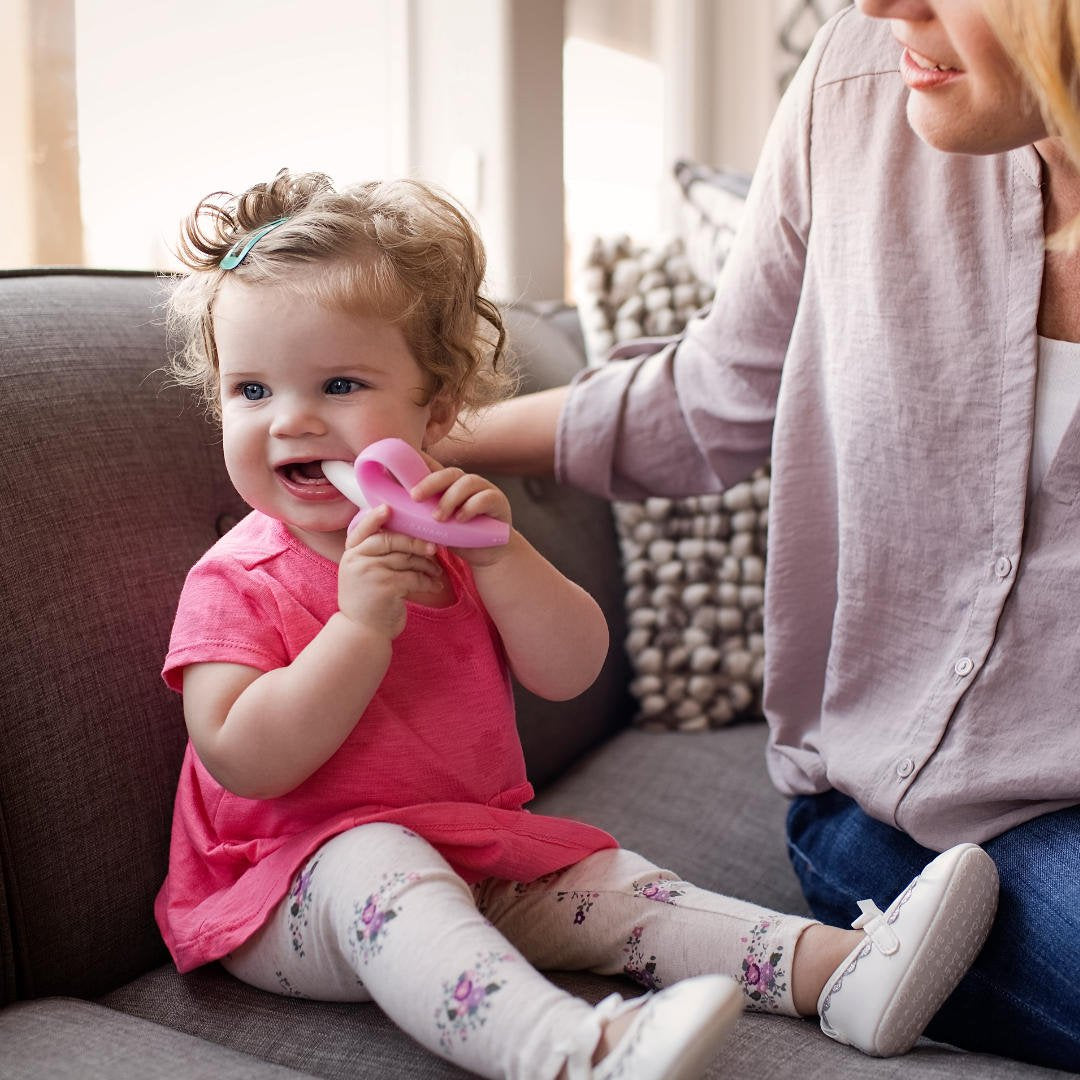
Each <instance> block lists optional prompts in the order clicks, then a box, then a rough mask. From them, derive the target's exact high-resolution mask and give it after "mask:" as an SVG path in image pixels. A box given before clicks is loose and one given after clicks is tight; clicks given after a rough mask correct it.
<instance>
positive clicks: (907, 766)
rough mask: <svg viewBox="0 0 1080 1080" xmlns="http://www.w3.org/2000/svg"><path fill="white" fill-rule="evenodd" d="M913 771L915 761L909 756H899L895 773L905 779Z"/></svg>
mask: <svg viewBox="0 0 1080 1080" xmlns="http://www.w3.org/2000/svg"><path fill="white" fill-rule="evenodd" d="M914 771H915V762H914V761H912V760H911V758H909V757H906V758H901V759H900V760H899V761H898V762H897V763H896V775H897V776H899V777H900V779H901V780H906V779H907V778H908V777H909V776H910V775H911V774H912V773H913V772H914Z"/></svg>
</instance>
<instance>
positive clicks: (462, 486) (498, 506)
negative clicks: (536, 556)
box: [409, 454, 513, 566]
mask: <svg viewBox="0 0 1080 1080" xmlns="http://www.w3.org/2000/svg"><path fill="white" fill-rule="evenodd" d="M424 460H425V461H426V462H427V463H428V466H429V467H430V468H431V470H432V471H431V472H430V473H428V475H427V476H425V477H424V479H423V480H421V481H420V483H419V484H417V485H416V486H415V487H414V488H412V490H411V491H410V492H409V494H410V495H411V496H412V497H413V498H414V499H415V500H417V501H418V502H419V501H422V500H423V499H438V500H439V505H438V507H437V508H436V509H435V512H434V513H433V515H432V517H433V518H434V519H435V520H436V521H450V520H451V519H453V520H454V521H471V520H472V519H473V518H475V517H478V516H479V515H481V514H485V515H486V516H487V517H490V518H494V519H495V520H496V521H503V522H505V523H506V524H507V525H511V526H512V525H513V522H512V520H511V518H512V514H511V511H510V500H509V499H507V497H506V496H505V495H504V494H503V493H502V491H500V490H499V489H498V488H497V487H496V486H495V485H494V484H493V483H491V482H490V481H489V480H485V479H484V478H483V477H482V476H477V475H476V473H467V472H465V471H464V470H462V469H459V468H457V467H456V466H443V465H440V464H439V462H437V461H436V460H435V459H434V458H433V457H431V456H430V455H429V454H424ZM512 535H513V532H512V531H511V536H512ZM507 549H508V545H507V544H501V545H499V546H498V547H482V548H453V549H452V550H453V552H454V554H455V555H458V556H460V557H461V558H462V559H464V560H465V561H466V562H467V563H469V564H471V565H472V566H493V565H494V564H495V563H497V562H498V561H499V560H500V559H502V558H503V557H504V556H505V554H506V552H507Z"/></svg>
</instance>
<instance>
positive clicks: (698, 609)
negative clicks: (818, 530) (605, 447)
mask: <svg viewBox="0 0 1080 1080" xmlns="http://www.w3.org/2000/svg"><path fill="white" fill-rule="evenodd" d="M675 174H676V179H677V180H678V181H679V185H680V189H681V191H682V192H683V195H684V202H685V210H686V215H687V221H688V228H687V232H686V235H684V236H680V237H677V238H674V239H672V240H670V241H669V242H667V243H666V244H663V245H660V246H655V247H651V248H650V247H645V246H642V245H636V244H634V242H633V241H631V240H630V239H629V238H628V237H621V238H618V239H615V240H597V241H596V242H595V243H594V245H593V248H592V251H591V253H590V256H589V260H588V265H587V268H586V273H585V277H584V282H583V288H582V290H581V295H580V296H579V308H580V311H581V317H582V325H583V328H584V331H585V338H586V344H587V347H588V350H589V356H590V362H592V363H602V362H603V361H604V358H605V357H606V356H607V355H608V353H609V351H610V350H611V349H612V347H613V346H620V345H622V344H624V343H625V342H627V341H629V340H631V339H638V338H641V337H643V336H648V337H664V336H670V335H674V334H678V333H680V332H681V331H682V329H683V328H684V327H685V325H686V323H687V322H688V321H689V320H690V318H692V317H693V316H694V315H695V314H697V312H698V311H699V310H700V309H701V308H702V307H703V306H705V305H707V304H709V303H711V301H712V297H713V286H712V284H711V282H712V281H713V280H714V278H715V275H716V273H717V272H718V271H719V269H720V267H721V266H722V265H723V260H724V258H725V257H726V255H727V251H728V249H729V247H730V244H731V238H732V236H733V235H734V233H735V229H736V227H737V224H738V215H739V211H740V210H741V208H742V202H743V197H744V196H745V190H746V179H745V177H740V176H738V175H735V174H729V173H723V172H718V171H715V170H710V169H707V168H705V167H703V166H696V165H692V164H691V163H688V162H679V163H678V165H677V166H676V171H675ZM706 274H707V275H708V277H705V276H704V275H706ZM622 351H623V350H621V349H620V350H618V351H617V353H616V355H618V353H619V352H622ZM768 502H769V471H768V468H767V467H763V468H762V469H759V470H758V471H757V472H756V473H755V474H754V475H753V476H752V477H751V478H750V479H748V480H746V481H744V482H742V483H740V484H736V485H735V486H733V487H731V488H729V489H728V490H727V491H725V492H724V494H723V495H704V496H698V497H694V498H680V499H659V498H652V499H646V500H645V501H643V502H619V503H616V504H615V506H614V513H615V522H616V528H617V530H618V535H619V542H620V546H621V549H622V565H623V575H624V581H625V585H626V609H627V616H628V624H629V630H628V633H627V638H626V642H625V644H626V649H627V653H628V654H629V657H630V661H631V665H632V668H633V673H634V677H633V681H632V683H631V690H632V692H633V694H634V696H635V698H636V700H637V704H638V713H637V717H636V722H637V723H638V724H639V725H641V726H643V727H649V728H660V729H678V730H681V731H699V730H704V729H707V728H713V727H721V726H723V725H724V724H727V723H729V722H730V721H732V720H733V719H735V718H736V717H745V716H753V715H760V710H761V683H762V670H763V666H764V638H763V637H762V606H763V597H764V591H763V590H764V580H765V540H766V530H767V527H768Z"/></svg>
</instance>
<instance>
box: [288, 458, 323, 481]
mask: <svg viewBox="0 0 1080 1080" xmlns="http://www.w3.org/2000/svg"><path fill="white" fill-rule="evenodd" d="M277 471H278V472H279V473H281V475H282V476H283V477H285V479H286V480H288V481H289V482H290V483H293V484H326V483H328V481H327V479H326V476H325V475H324V474H323V470H322V462H321V461H291V462H289V464H288V465H279V466H278V469H277Z"/></svg>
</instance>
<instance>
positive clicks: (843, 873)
mask: <svg viewBox="0 0 1080 1080" xmlns="http://www.w3.org/2000/svg"><path fill="white" fill-rule="evenodd" d="M787 831H788V854H789V855H790V857H791V862H792V865H793V866H794V867H795V872H796V874H798V876H799V880H800V881H801V883H802V889H803V893H804V894H805V895H806V899H807V901H808V903H809V904H810V908H811V910H812V911H813V912H814V915H815V916H816V917H817V918H818V919H820V920H821V921H822V922H824V923H829V924H831V925H833V926H848V925H850V923H851V920H852V918H853V917H854V915H855V914H857V913H858V912H857V907H856V902H857V901H858V900H862V899H865V898H871V899H873V900H874V902H875V903H877V904H878V906H879V907H881V908H882V909H884V908H885V907H886V906H887V905H888V904H890V903H891V902H892V900H893V898H894V897H895V896H896V895H897V894H898V893H899V892H900V891H901V890H902V889H903V888H904V886H906V885H907V883H908V882H909V881H910V880H911V879H912V878H913V877H914V876H915V875H916V874H917V873H918V872H919V871H920V870H921V869H922V867H923V866H924V865H925V864H926V863H927V862H929V861H930V860H931V859H932V858H933V857H934V855H935V852H933V851H930V850H928V849H927V848H924V847H921V846H920V845H919V844H917V843H915V841H914V840H912V839H911V837H909V836H908V835H907V834H906V833H902V832H899V831H898V830H897V829H894V828H893V827H892V826H890V825H885V824H883V823H882V822H880V821H877V820H875V819H874V818H872V817H870V816H868V815H867V814H866V813H864V811H863V810H862V809H860V807H859V806H858V804H857V803H855V802H854V801H853V800H852V799H850V798H848V797H847V796H846V795H842V794H841V793H840V792H838V791H828V792H825V793H824V794H822V795H804V796H799V797H797V798H796V799H795V800H794V801H793V802H792V804H791V809H790V810H789V812H788V819H787ZM983 847H984V848H985V849H986V851H987V853H988V854H989V855H990V857H991V858H992V859H993V860H994V862H995V863H996V864H997V868H998V874H999V875H1000V878H1001V895H1000V900H999V903H998V914H997V919H996V920H995V922H994V926H993V929H992V930H991V931H990V937H989V938H988V940H987V943H986V946H985V948H984V949H983V951H982V953H980V955H979V957H978V959H977V960H976V961H975V964H974V966H973V967H972V969H971V971H970V972H969V973H968V974H967V976H966V977H965V978H964V980H963V981H962V982H961V983H960V985H959V986H958V987H957V988H956V990H955V991H954V992H953V994H952V996H951V997H950V998H949V999H948V1000H947V1001H946V1002H945V1004H944V1005H943V1006H942V1007H941V1009H940V1011H939V1012H938V1014H937V1016H935V1017H934V1019H933V1021H932V1022H931V1023H930V1026H929V1027H928V1028H927V1031H926V1034H927V1035H928V1036H929V1037H930V1038H932V1039H938V1040H940V1041H942V1042H949V1043H953V1044H954V1045H956V1046H961V1047H963V1048H965V1049H967V1050H977V1051H982V1052H985V1053H991V1054H1001V1055H1004V1056H1006V1057H1011V1058H1017V1059H1019V1060H1021V1061H1029V1062H1033V1063H1034V1064H1037V1065H1045V1066H1050V1067H1052V1068H1058V1069H1066V1070H1068V1071H1071V1072H1080V807H1075V806H1074V807H1070V808H1068V809H1065V810H1059V811H1057V812H1056V813H1053V814H1045V815H1044V816H1042V817H1039V818H1035V819H1034V820H1032V821H1028V822H1025V823H1024V824H1023V825H1018V826H1017V827H1016V828H1014V829H1010V830H1009V831H1008V832H1005V833H1002V834H1001V836H997V837H995V838H994V839H993V840H989V841H987V842H986V843H985V844H983Z"/></svg>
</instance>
